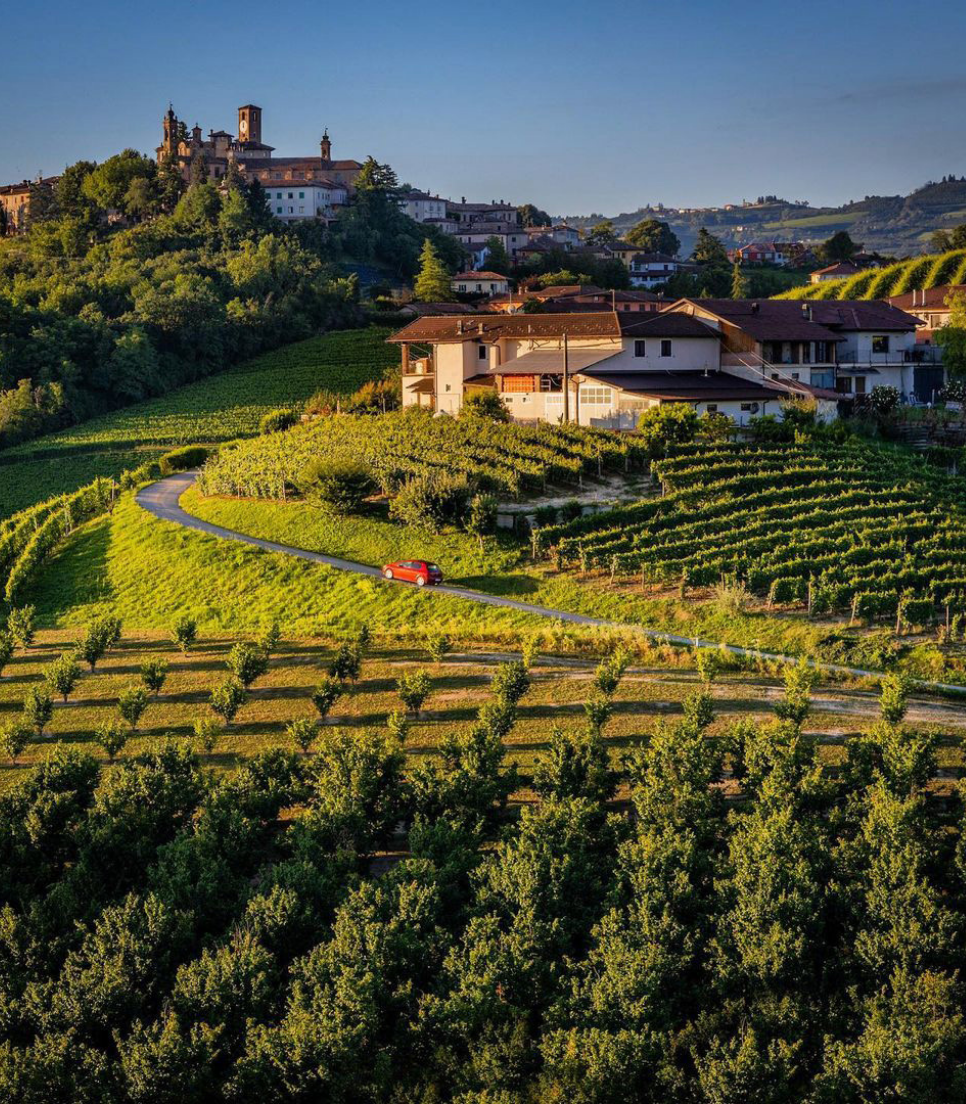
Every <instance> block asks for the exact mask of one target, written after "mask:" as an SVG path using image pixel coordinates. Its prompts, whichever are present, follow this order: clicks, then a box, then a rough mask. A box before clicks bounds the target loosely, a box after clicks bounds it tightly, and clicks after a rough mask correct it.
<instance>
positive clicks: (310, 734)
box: [285, 717, 319, 755]
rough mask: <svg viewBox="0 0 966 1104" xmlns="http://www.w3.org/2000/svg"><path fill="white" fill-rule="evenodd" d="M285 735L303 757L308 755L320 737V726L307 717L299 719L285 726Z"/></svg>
mask: <svg viewBox="0 0 966 1104" xmlns="http://www.w3.org/2000/svg"><path fill="white" fill-rule="evenodd" d="M285 735H286V736H287V737H288V738H289V739H290V740H291V741H292V743H293V744H294V745H295V746H296V747H297V748H298V750H299V751H301V753H302V754H303V755H308V753H309V748H311V746H312V745H313V744H314V743H315V741H316V738H317V737H318V735H319V726H318V725H317V724H316V723H315V722H314V721H310V720H309V719H308V718H307V717H298V718H296V720H294V721H290V722H289V723H288V724H287V725H286V726H285Z"/></svg>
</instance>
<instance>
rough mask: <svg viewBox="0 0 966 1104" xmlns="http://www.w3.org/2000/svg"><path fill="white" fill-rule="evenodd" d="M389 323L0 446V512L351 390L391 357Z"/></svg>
mask: <svg viewBox="0 0 966 1104" xmlns="http://www.w3.org/2000/svg"><path fill="white" fill-rule="evenodd" d="M388 332H389V331H388V330H385V329H381V328H378V329H377V328H371V329H368V330H351V331H343V332H338V333H331V334H326V335H324V336H322V337H314V338H309V340H307V341H300V342H296V343H295V344H293V345H288V346H286V347H284V348H282V349H277V350H275V351H274V352H271V353H265V354H263V355H262V356H259V357H256V358H255V359H254V360H251V361H248V362H246V363H245V364H240V365H238V366H237V367H235V368H232V369H230V370H229V371H227V372H224V373H221V374H219V375H216V376H212V377H209V378H208V379H205V380H200V381H199V382H198V383H194V384H190V385H189V386H187V387H182V388H179V389H178V390H176V391H172V392H171V393H170V394H168V395H164V396H162V397H160V398H157V399H151V400H150V401H148V402H144V403H138V404H137V405H135V406H130V407H127V408H125V409H124V410H119V411H116V412H114V413H112V414H105V415H103V416H101V417H99V418H94V419H92V420H91V421H89V422H85V423H83V424H82V425H79V426H74V427H73V428H71V429H69V430H65V431H64V432H62V433H56V434H50V435H49V436H47V437H41V438H38V439H37V440H35V441H30V442H29V443H27V444H24V445H21V446H19V447H18V448H15V449H9V450H7V451H5V452H3V453H0V517H3V516H6V515H8V514H10V513H13V512H14V511H16V510H19V509H21V508H23V507H24V506H29V505H31V504H32V503H34V502H38V501H40V500H42V499H44V498H47V497H49V496H50V495H53V494H60V493H61V492H63V491H68V490H74V489H75V488H76V487H79V486H82V485H83V484H84V483H86V482H89V481H90V480H91V479H93V478H94V476H95V475H102V476H108V475H117V474H118V473H119V472H121V471H123V470H124V469H125V468H133V467H136V466H137V465H138V464H140V463H143V462H144V461H145V460H148V459H151V458H152V457H153V456H155V455H157V454H158V453H159V452H160V451H162V450H163V449H165V448H171V447H172V446H174V445H178V444H183V443H192V442H196V441H204V442H216V441H225V440H230V439H232V438H234V437H241V436H249V435H251V434H254V433H256V432H257V431H258V421H259V419H260V418H261V416H262V415H263V414H264V413H266V411H269V410H273V409H275V408H276V407H279V406H288V405H293V404H296V405H297V404H299V403H302V402H304V401H305V400H306V399H308V398H309V397H310V396H311V395H312V394H313V393H314V392H315V391H317V390H319V389H326V390H330V391H337V392H342V393H351V392H352V391H355V390H356V389H357V388H358V387H360V386H361V385H362V384H363V383H365V382H366V381H367V380H370V379H374V378H378V377H379V376H381V375H382V374H383V372H384V371H385V369H386V368H388V367H390V366H391V365H392V364H394V363H396V361H397V360H398V355H399V354H398V352H396V350H395V349H394V348H392V347H390V346H388V345H386V344H385V342H384V338H385V337H386V335H387V334H388Z"/></svg>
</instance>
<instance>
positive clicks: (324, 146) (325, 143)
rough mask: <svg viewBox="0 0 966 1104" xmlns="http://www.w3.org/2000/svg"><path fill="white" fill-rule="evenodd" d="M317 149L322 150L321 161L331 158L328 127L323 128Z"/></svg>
mask: <svg viewBox="0 0 966 1104" xmlns="http://www.w3.org/2000/svg"><path fill="white" fill-rule="evenodd" d="M319 149H320V150H321V152H322V160H323V161H331V160H332V143H331V141H330V140H329V128H328V127H326V128H325V133H324V134H323V135H322V141H321V142H320V143H319Z"/></svg>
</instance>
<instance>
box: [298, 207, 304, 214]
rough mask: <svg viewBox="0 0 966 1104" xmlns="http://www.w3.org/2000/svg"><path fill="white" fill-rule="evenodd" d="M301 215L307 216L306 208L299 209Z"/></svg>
mask: <svg viewBox="0 0 966 1104" xmlns="http://www.w3.org/2000/svg"><path fill="white" fill-rule="evenodd" d="M299 214H300V215H304V214H305V208H304V207H300V208H299Z"/></svg>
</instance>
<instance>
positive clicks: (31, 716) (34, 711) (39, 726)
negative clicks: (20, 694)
mask: <svg viewBox="0 0 966 1104" xmlns="http://www.w3.org/2000/svg"><path fill="white" fill-rule="evenodd" d="M53 715H54V702H53V698H51V696H50V692H49V691H47V690H43V689H41V688H40V687H39V686H34V687H31V689H29V690H28V691H27V696H26V697H25V698H24V701H23V720H24V723H25V724H27V725H29V726H30V727H31V728H32V729H33V730H34V732H36V733H37V736H38V738H40V737H42V736H43V734H44V729H45V728H46V727H47V725H48V724H49V723H50V719H51V717H53Z"/></svg>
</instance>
